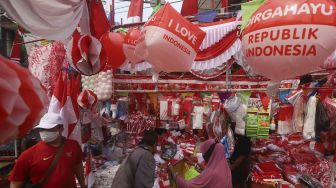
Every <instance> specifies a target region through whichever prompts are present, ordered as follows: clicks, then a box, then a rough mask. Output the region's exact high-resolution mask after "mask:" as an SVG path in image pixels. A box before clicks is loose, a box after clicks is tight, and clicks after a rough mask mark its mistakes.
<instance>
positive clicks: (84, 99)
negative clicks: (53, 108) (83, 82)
mask: <svg viewBox="0 0 336 188" xmlns="http://www.w3.org/2000/svg"><path fill="white" fill-rule="evenodd" d="M97 101H98V98H97V95H96V94H95V93H94V92H93V91H91V90H83V91H82V92H81V93H80V94H79V96H78V98H77V103H78V105H79V106H80V107H82V108H83V109H85V110H91V109H92V107H94V106H95V105H96V104H97Z"/></svg>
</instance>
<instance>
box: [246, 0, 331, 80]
mask: <svg viewBox="0 0 336 188" xmlns="http://www.w3.org/2000/svg"><path fill="white" fill-rule="evenodd" d="M249 5H251V6H253V4H252V3H250V4H246V6H249ZM316 7H318V8H316ZM334 7H335V2H334V1H332V0H319V1H316V0H308V1H307V0H300V1H297V0H284V1H277V0H271V1H266V2H264V3H263V4H262V5H261V6H260V7H259V8H258V9H257V10H256V11H255V12H254V13H253V14H252V16H251V17H250V19H249V21H248V24H247V26H246V27H245V29H244V30H243V48H244V49H243V50H244V53H245V56H246V59H247V62H248V64H249V65H250V66H251V67H252V69H253V70H254V71H255V72H256V73H258V74H259V75H262V76H265V77H267V78H270V79H271V80H273V81H280V80H283V79H288V78H291V77H295V76H300V75H303V74H306V73H308V72H310V71H314V70H315V69H317V68H318V67H319V66H320V65H321V64H322V63H323V62H324V61H325V60H326V59H327V57H328V56H329V55H330V54H331V53H332V52H333V51H334V50H335V43H336V35H333V34H332V33H335V32H336V19H335V17H336V11H335V9H334ZM246 8H247V7H246ZM246 10H248V9H246ZM243 11H244V9H243ZM246 13H247V12H243V18H244V15H245V14H246ZM275 41H277V42H276V43H275Z"/></svg>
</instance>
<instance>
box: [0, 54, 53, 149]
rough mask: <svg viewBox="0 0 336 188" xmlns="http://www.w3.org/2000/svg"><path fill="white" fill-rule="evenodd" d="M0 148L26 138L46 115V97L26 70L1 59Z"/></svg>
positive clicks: (38, 84) (38, 83)
mask: <svg viewBox="0 0 336 188" xmlns="http://www.w3.org/2000/svg"><path fill="white" fill-rule="evenodd" d="M0 61H1V63H0V66H1V68H0V70H1V71H2V73H1V79H0V81H1V83H2V84H0V85H1V87H0V89H1V92H0V93H1V95H2V97H1V101H0V104H1V105H0V117H1V118H0V119H1V121H0V144H2V143H5V142H8V141H9V140H11V139H14V138H15V137H16V136H23V135H25V134H26V133H27V132H28V131H29V130H30V129H32V128H33V127H34V126H35V125H36V124H37V122H38V121H39V119H40V117H41V116H42V115H43V114H44V113H45V112H46V106H47V100H48V99H47V96H46V91H45V90H44V89H43V87H42V85H41V84H40V82H39V81H38V80H37V79H36V78H35V77H34V76H33V75H32V74H31V73H30V72H29V71H27V70H26V69H24V68H22V67H21V66H19V65H17V64H15V63H13V62H11V61H10V60H8V59H5V58H4V57H2V56H0Z"/></svg>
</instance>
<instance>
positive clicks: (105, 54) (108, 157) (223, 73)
mask: <svg viewBox="0 0 336 188" xmlns="http://www.w3.org/2000/svg"><path fill="white" fill-rule="evenodd" d="M55 2H56V1H55ZM293 2H294V1H293V0H286V1H281V2H280V1H275V0H269V1H252V2H248V3H244V4H242V15H241V14H240V13H237V12H232V13H225V14H221V15H218V16H217V17H216V19H214V20H212V21H211V22H208V23H202V22H200V21H199V20H198V21H195V19H196V18H195V17H192V18H189V19H186V18H185V17H183V16H182V15H181V14H180V13H178V12H177V11H176V10H175V9H174V8H173V7H172V6H171V5H170V4H169V3H167V4H166V5H164V6H162V7H161V8H160V7H159V8H157V10H156V12H155V14H153V16H152V17H151V18H150V19H149V20H148V21H147V22H146V23H136V24H130V25H123V26H122V27H123V28H122V29H120V28H117V27H113V29H111V27H110V24H109V23H108V20H107V18H106V16H105V13H104V12H103V8H102V4H101V2H100V1H93V0H92V1H90V0H88V1H80V0H77V1H73V2H71V3H70V2H65V1H57V4H55V5H57V6H55V9H54V10H53V12H52V13H53V14H54V16H56V17H57V18H59V19H60V20H63V21H64V22H62V24H59V22H57V23H55V24H51V25H50V24H49V23H50V22H52V20H53V19H55V17H50V16H48V14H47V12H44V11H42V12H40V11H37V10H36V11H34V10H35V9H34V10H31V11H28V12H26V13H24V14H23V13H20V11H19V10H20V9H22V7H26V6H30V7H35V6H37V5H36V4H34V2H33V1H27V2H26V3H23V4H18V3H15V1H12V2H10V1H6V2H5V1H4V2H0V5H2V6H3V7H4V8H5V10H6V11H8V14H9V15H11V16H12V17H13V19H15V20H16V21H17V22H18V24H19V26H22V27H23V28H24V29H26V30H27V31H23V29H20V32H19V31H18V34H20V35H21V37H22V38H23V43H20V45H25V47H26V50H27V53H28V59H27V60H28V64H29V65H28V67H27V68H28V69H25V68H22V67H20V66H19V65H18V64H15V65H14V64H12V62H10V60H8V59H6V58H3V57H0V61H1V62H2V65H0V67H2V68H1V72H2V74H1V77H0V82H1V83H3V84H2V85H1V86H0V90H1V93H2V94H3V95H2V96H1V98H0V99H1V100H0V144H1V145H0V160H1V162H0V185H1V183H2V181H3V182H5V180H6V178H7V175H8V173H9V172H10V170H11V168H12V166H13V164H14V161H15V159H17V157H18V156H19V155H20V154H21V153H22V152H23V150H26V149H27V147H21V143H19V142H21V138H22V139H25V140H27V139H31V138H32V134H33V132H34V129H33V127H34V126H36V125H37V124H38V121H39V119H40V118H41V116H42V115H43V114H44V113H45V112H46V111H48V112H49V113H55V114H59V115H60V116H61V117H62V118H63V122H64V124H63V126H64V132H63V136H64V137H66V138H67V139H71V140H75V141H77V142H78V143H79V144H80V145H81V146H82V150H83V152H84V160H83V164H84V166H85V179H86V184H87V185H88V187H96V188H101V187H111V186H112V183H113V179H114V178H115V175H116V173H117V171H118V169H120V168H121V167H122V166H123V165H124V163H123V162H125V161H126V160H125V159H128V157H129V156H130V154H131V153H132V152H133V151H134V150H135V149H136V148H138V147H139V144H141V143H140V142H141V140H142V138H143V135H144V132H145V131H147V130H154V131H155V132H156V133H157V134H158V141H157V144H156V147H155V148H154V150H153V156H154V159H155V164H156V167H155V180H154V185H153V188H172V187H176V183H177V182H175V176H174V174H175V173H176V174H178V175H180V176H181V177H182V178H183V179H185V180H192V179H194V178H197V177H199V176H200V174H202V170H203V169H204V168H206V166H207V163H206V162H205V161H206V160H205V157H204V155H202V151H201V148H200V147H201V143H202V142H204V141H206V140H209V139H214V140H215V141H216V143H218V144H221V146H222V145H223V147H224V150H223V153H224V154H225V158H226V161H227V164H228V165H229V166H230V167H231V171H230V172H229V173H230V177H231V173H232V182H233V186H235V187H314V188H315V187H326V188H327V187H328V188H329V187H333V186H335V185H336V184H335V181H334V179H335V175H336V173H335V168H336V167H335V166H336V165H335V163H336V161H335V160H336V158H335V156H336V153H335V149H336V148H335V147H336V121H335V120H336V95H335V92H334V91H335V89H336V88H335V85H336V81H335V75H336V72H335V69H336V55H335V54H336V46H335V44H336V37H335V35H334V33H335V31H336V20H335V17H336V13H335V7H336V5H335V2H334V1H331V0H323V1H321V2H317V1H315V0H310V1H308V2H309V3H307V2H305V1H300V2H297V3H296V4H293ZM290 5H291V6H292V7H289V6H290ZM49 6H50V5H49V4H48V3H47V4H45V3H41V4H39V5H38V7H40V8H41V9H38V10H42V9H50V7H49ZM273 9H274V10H273ZM64 12H68V14H66V15H64V16H62V13H64ZM70 13H71V14H70ZM44 14H47V15H44ZM27 15H31V16H33V17H37V18H38V20H37V22H39V25H38V27H37V28H35V27H32V23H31V20H29V18H28V17H27ZM302 16H305V19H301V18H302ZM42 17H43V19H42ZM97 20H99V23H98V22H96V21H97ZM69 22H71V24H69ZM78 24H79V25H80V27H77V25H78ZM118 27H119V26H118ZM42 38H45V39H47V40H45V39H42ZM15 45H19V44H18V43H16V44H15ZM34 139H35V137H34ZM19 145H20V147H19ZM239 157H243V160H242V161H243V162H242V163H241V164H239V166H241V167H242V168H241V169H239V170H240V171H239V170H236V169H235V168H234V166H235V165H236V164H235V162H236V161H237V158H239ZM237 176H238V177H237ZM237 179H239V180H241V181H240V182H239V184H237V181H235V180H237ZM230 182H231V180H230ZM6 183H8V182H6ZM78 186H79V185H78ZM229 187H230V186H229Z"/></svg>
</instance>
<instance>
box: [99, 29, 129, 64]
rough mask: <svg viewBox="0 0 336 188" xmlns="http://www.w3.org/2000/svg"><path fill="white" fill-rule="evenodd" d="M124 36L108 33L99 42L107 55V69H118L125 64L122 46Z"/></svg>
mask: <svg viewBox="0 0 336 188" xmlns="http://www.w3.org/2000/svg"><path fill="white" fill-rule="evenodd" d="M124 38H125V36H124V35H123V34H122V33H114V32H109V33H105V34H104V35H103V36H102V37H101V39H100V41H101V43H102V45H103V47H104V50H105V52H106V54H107V58H108V62H107V65H108V67H109V68H113V69H116V68H119V67H120V66H121V65H122V64H123V63H124V62H125V59H126V57H125V54H124V51H123V44H124V40H125V39H124Z"/></svg>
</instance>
